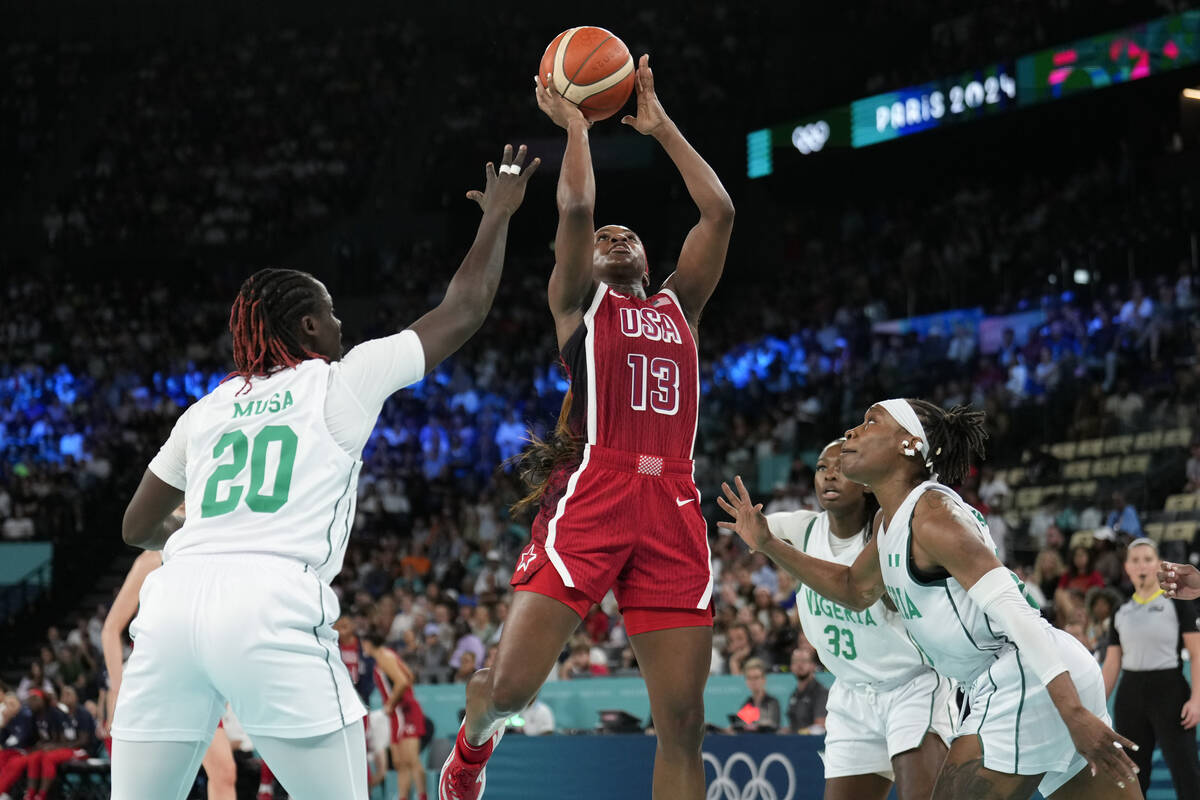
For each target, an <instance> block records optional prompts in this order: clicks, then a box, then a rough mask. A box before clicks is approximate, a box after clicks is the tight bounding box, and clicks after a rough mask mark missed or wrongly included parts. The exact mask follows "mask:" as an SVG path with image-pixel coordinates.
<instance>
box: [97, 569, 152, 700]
mask: <svg viewBox="0 0 1200 800" xmlns="http://www.w3.org/2000/svg"><path fill="white" fill-rule="evenodd" d="M160 566H162V555H161V554H159V553H156V552H150V551H147V552H145V553H142V554H141V555H140V556H138V557H137V558H136V559H134V561H133V566H132V567H130V568H129V574H127V575H126V576H125V581H124V583H122V584H121V589H120V591H118V592H117V596H116V598H115V599H114V600H113V603H112V606H110V607H109V609H108V615H107V616H106V617H105V618H104V626H103V627H102V628H101V629H100V646H101V649H102V650H103V653H104V668H105V669H106V670H108V685H109V688H108V697H107V698H106V702H105V708H104V712H105V715H106V718H107V720H108V722H109V723H110V724H111V722H112V717H113V711H114V710H115V709H116V706H117V693H118V692H119V691H120V690H121V678H122V676H123V674H124V667H125V664H124V662H123V661H122V656H123V655H124V653H123V652H122V646H121V634H122V633H124V631H125V628H126V626H128V625H129V621H130V620H132V619H133V615H134V614H136V613H137V608H138V595H139V594H140V593H141V591H142V584H143V583H145V582H146V576H147V575H149V574H150V573H151V572H153V571H154V570H156V569H158V568H159V567H160Z"/></svg>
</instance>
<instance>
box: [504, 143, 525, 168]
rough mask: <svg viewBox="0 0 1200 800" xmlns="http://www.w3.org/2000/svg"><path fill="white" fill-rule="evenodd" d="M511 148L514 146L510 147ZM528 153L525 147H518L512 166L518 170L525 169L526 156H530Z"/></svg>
mask: <svg viewBox="0 0 1200 800" xmlns="http://www.w3.org/2000/svg"><path fill="white" fill-rule="evenodd" d="M511 146H512V145H509V147H511ZM528 153H529V150H528V149H527V148H526V147H525V145H521V146H520V147H518V148H517V152H516V153H514V154H513V159H512V162H511V163H512V165H513V166H514V167H517V168H520V167H523V166H524V165H525V156H526V155H528Z"/></svg>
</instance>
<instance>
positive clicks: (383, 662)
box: [375, 648, 412, 714]
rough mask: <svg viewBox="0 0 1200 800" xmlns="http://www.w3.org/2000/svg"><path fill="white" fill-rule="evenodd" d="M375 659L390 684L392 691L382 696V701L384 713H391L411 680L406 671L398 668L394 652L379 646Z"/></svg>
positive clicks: (398, 703)
mask: <svg viewBox="0 0 1200 800" xmlns="http://www.w3.org/2000/svg"><path fill="white" fill-rule="evenodd" d="M375 660H376V661H378V662H379V668H380V669H381V670H383V674H384V675H387V676H388V680H389V681H391V684H392V691H391V692H389V693H388V696H387V697H385V698H384V703H383V710H384V713H387V714H391V713H392V712H393V711H395V710H396V706H398V705H400V698H401V696H403V695H404V690H405V689H407V688H408V687H409V685H410V684H411V683H412V681H411V680H410V679H409V675H408V672H407V671H405V670H403V669H401V668H400V664H399V663H398V660H397V658H396V656H395V654H394V653H391V652H389V651H387V650H385V649H383V648H380V649H379V650H378V652H376V653H375Z"/></svg>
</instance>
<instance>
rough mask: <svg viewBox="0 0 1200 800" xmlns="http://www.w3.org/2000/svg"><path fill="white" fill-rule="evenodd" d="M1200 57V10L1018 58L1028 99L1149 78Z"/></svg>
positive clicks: (1024, 97)
mask: <svg viewBox="0 0 1200 800" xmlns="http://www.w3.org/2000/svg"><path fill="white" fill-rule="evenodd" d="M1198 62H1200V11H1188V12H1185V13H1183V14H1179V15H1177V16H1173V17H1165V18H1163V19H1156V20H1153V21H1151V22H1147V23H1144V24H1142V25H1137V26H1135V27H1132V28H1126V29H1124V30H1120V31H1114V32H1112V33H1106V34H1102V35H1100V36H1093V37H1092V38H1090V39H1080V40H1079V41H1076V42H1071V43H1070V44H1065V45H1061V46H1059V47H1052V48H1049V49H1048V50H1042V51H1040V52H1037V53H1032V54H1030V55H1027V56H1025V57H1023V58H1022V59H1021V60H1020V61H1019V62H1018V63H1017V78H1018V82H1019V84H1020V87H1021V93H1022V99H1021V104H1022V105H1029V104H1032V103H1040V102H1043V101H1046V100H1058V99H1059V98H1062V97H1067V96H1070V95H1072V94H1078V93H1080V92H1088V91H1092V90H1093V89H1103V88H1104V87H1106V86H1112V85H1114V84H1118V83H1127V82H1129V81H1136V80H1140V79H1141V78H1148V77H1150V76H1151V75H1158V74H1160V73H1163V72H1169V71H1170V70H1173V69H1179V68H1180V67H1184V66H1188V65H1191V64H1195V63H1198Z"/></svg>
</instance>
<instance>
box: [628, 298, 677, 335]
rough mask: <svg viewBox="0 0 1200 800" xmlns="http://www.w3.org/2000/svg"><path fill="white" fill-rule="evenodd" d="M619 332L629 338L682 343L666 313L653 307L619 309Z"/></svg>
mask: <svg viewBox="0 0 1200 800" xmlns="http://www.w3.org/2000/svg"><path fill="white" fill-rule="evenodd" d="M620 311H621V333H623V334H625V335H626V336H628V337H629V338H631V339H638V338H642V339H645V340H647V341H650V342H665V343H667V344H683V337H681V336H680V335H679V328H678V327H676V325H675V321H674V320H672V319H671V317H670V316H669V315H667V314H663V313H662V312H659V311H655V310H654V309H653V308H630V307H628V306H626V307H624V308H622V309H621V310H620Z"/></svg>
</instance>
